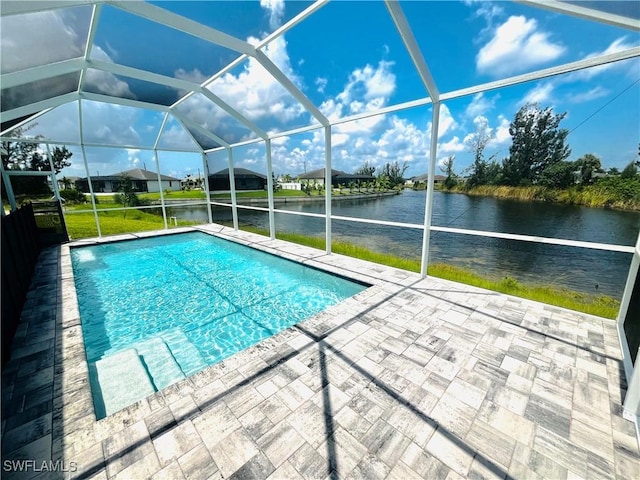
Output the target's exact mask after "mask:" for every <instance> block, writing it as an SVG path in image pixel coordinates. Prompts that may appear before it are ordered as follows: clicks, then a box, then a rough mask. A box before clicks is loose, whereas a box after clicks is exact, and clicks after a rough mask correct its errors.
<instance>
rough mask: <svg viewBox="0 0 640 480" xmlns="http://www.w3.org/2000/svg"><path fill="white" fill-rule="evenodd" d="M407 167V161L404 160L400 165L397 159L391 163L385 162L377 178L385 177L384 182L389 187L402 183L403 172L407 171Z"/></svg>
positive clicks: (382, 178)
mask: <svg viewBox="0 0 640 480" xmlns="http://www.w3.org/2000/svg"><path fill="white" fill-rule="evenodd" d="M407 168H409V165H408V164H407V162H404V163H403V164H402V166H400V164H399V163H398V162H397V161H396V162H393V163H386V164H385V165H384V167H382V171H381V172H380V174H379V175H378V179H379V180H384V179H386V183H387V184H388V185H389V188H393V187H395V186H397V185H402V184H403V183H404V172H406V171H407Z"/></svg>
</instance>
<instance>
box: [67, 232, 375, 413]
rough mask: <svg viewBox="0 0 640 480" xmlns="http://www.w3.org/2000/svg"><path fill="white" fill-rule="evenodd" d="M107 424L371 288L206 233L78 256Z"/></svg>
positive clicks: (95, 382)
mask: <svg viewBox="0 0 640 480" xmlns="http://www.w3.org/2000/svg"><path fill="white" fill-rule="evenodd" d="M71 259H72V265H73V271H74V278H75V284H76V291H77V297H78V307H79V311H80V318H81V324H82V332H83V336H84V343H85V353H86V357H87V362H88V364H89V376H90V382H91V388H92V392H93V400H94V406H95V411H96V416H97V418H103V417H105V416H108V415H110V414H112V413H114V412H115V411H118V410H120V409H122V408H124V407H126V406H128V405H130V404H132V403H135V402H136V401H137V400H140V399H141V398H144V397H146V396H148V395H150V394H153V393H154V392H156V391H159V390H161V389H163V388H165V387H167V386H169V385H171V384H173V383H175V382H177V381H179V380H181V379H183V378H185V377H188V376H190V375H192V374H194V373H196V372H198V371H200V370H202V369H204V368H206V367H207V366H209V365H213V364H215V363H217V362H219V361H221V360H223V359H225V358H227V357H229V356H231V355H233V354H234V353H236V352H239V351H241V350H244V349H246V348H248V347H249V346H251V345H254V344H256V343H258V342H260V341H261V340H263V339H264V338H267V337H269V336H272V335H275V334H276V333H278V332H280V331H282V330H284V329H286V328H288V327H290V326H292V325H294V324H296V323H299V322H300V321H302V320H304V319H306V318H309V317H311V316H312V315H314V314H316V313H319V312H321V311H322V310H324V309H326V308H327V307H329V306H331V305H335V304H337V303H339V302H340V301H342V300H344V299H346V298H348V297H350V296H352V295H355V294H357V293H358V292H360V291H362V290H364V289H365V288H366V286H365V285H362V284H359V283H356V282H353V281H350V280H347V279H344V278H342V277H338V276H335V275H331V274H328V273H326V272H322V271H319V270H316V269H314V268H310V267H308V266H305V265H302V264H300V263H297V262H292V261H289V260H286V259H283V258H280V257H277V256H274V255H270V254H268V253H264V252H260V251H258V250H255V249H253V248H250V247H246V246H243V245H239V244H236V243H233V242H230V241H227V240H224V239H220V238H217V237H214V236H211V235H208V234H205V233H202V232H191V233H181V234H173V235H163V236H158V237H152V238H145V239H137V240H131V241H121V242H112V243H106V244H100V245H92V246H83V247H74V248H72V249H71Z"/></svg>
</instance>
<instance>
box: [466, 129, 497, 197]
mask: <svg viewBox="0 0 640 480" xmlns="http://www.w3.org/2000/svg"><path fill="white" fill-rule="evenodd" d="M474 123H475V124H476V131H475V132H474V133H472V134H470V135H469V136H468V137H467V138H465V144H466V145H467V149H468V150H469V152H470V153H472V154H473V164H472V165H471V167H470V174H469V178H468V180H467V185H468V186H469V187H475V186H476V185H484V184H486V183H489V182H488V179H487V170H488V168H489V164H488V162H487V161H486V160H485V158H484V149H485V148H486V146H487V144H488V143H489V141H491V138H492V135H491V129H490V128H489V124H488V122H487V119H486V118H485V117H478V118H477V120H474Z"/></svg>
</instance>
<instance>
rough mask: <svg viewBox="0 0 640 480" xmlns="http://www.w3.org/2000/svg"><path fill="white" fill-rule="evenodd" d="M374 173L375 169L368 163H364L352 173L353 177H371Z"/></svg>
mask: <svg viewBox="0 0 640 480" xmlns="http://www.w3.org/2000/svg"><path fill="white" fill-rule="evenodd" d="M375 172H376V167H374V166H373V165H371V164H370V163H369V161H365V162H364V164H363V165H362V166H361V167H360V168H358V169H357V170H356V171H355V172H353V174H354V175H370V176H372V177H373V175H374V173H375Z"/></svg>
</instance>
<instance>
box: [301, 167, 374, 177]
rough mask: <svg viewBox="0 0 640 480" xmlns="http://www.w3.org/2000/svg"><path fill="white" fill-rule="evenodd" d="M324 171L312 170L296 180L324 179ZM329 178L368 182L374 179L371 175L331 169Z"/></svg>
mask: <svg viewBox="0 0 640 480" xmlns="http://www.w3.org/2000/svg"><path fill="white" fill-rule="evenodd" d="M324 171H325V169H324V168H319V169H317V170H312V171H310V172H307V173H302V174H300V175H298V178H302V179H305V180H309V179H315V178H324ZM331 177H332V178H333V177H338V178H341V177H344V178H356V179H361V180H369V179H373V178H375V177H373V176H372V175H356V174H353V173H347V172H343V171H342V170H334V169H333V168H332V169H331Z"/></svg>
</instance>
